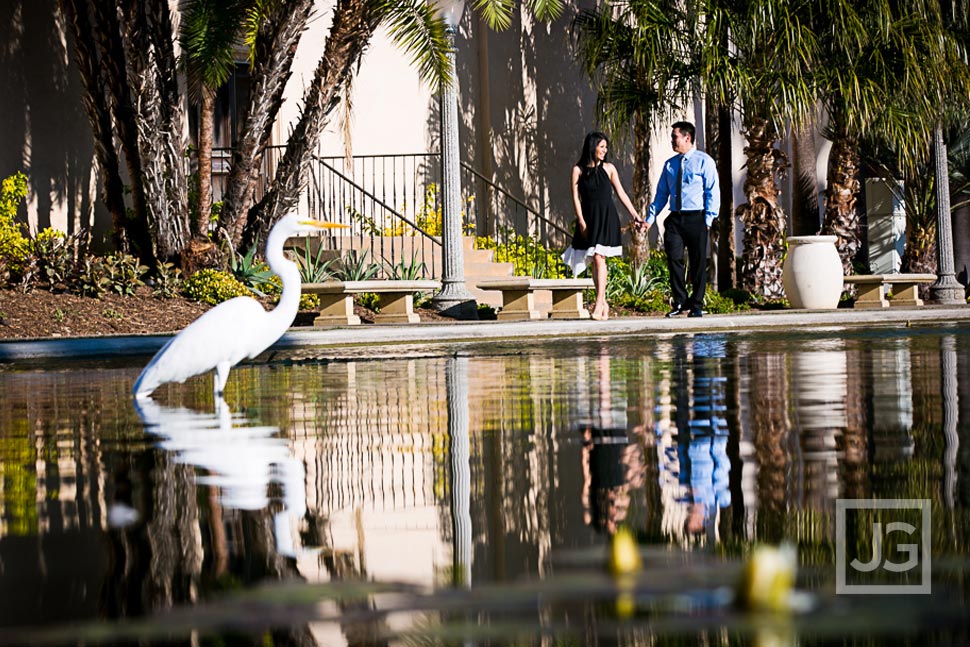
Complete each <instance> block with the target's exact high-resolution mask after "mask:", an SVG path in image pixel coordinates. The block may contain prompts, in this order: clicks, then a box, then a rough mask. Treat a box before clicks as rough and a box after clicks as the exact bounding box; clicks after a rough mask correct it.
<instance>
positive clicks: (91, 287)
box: [74, 255, 111, 299]
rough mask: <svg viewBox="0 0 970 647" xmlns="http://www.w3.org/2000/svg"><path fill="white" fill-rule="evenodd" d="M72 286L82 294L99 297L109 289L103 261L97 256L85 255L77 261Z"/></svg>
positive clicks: (108, 280) (109, 283)
mask: <svg viewBox="0 0 970 647" xmlns="http://www.w3.org/2000/svg"><path fill="white" fill-rule="evenodd" d="M74 288H75V290H76V291H77V292H79V293H80V294H81V295H82V296H86V297H94V298H95V299H98V298H100V297H101V296H102V295H105V294H107V293H108V290H110V289H111V280H110V279H109V278H108V271H107V269H106V268H105V266H104V262H103V261H102V259H101V258H99V257H97V256H90V255H88V256H85V257H84V258H82V259H81V261H80V262H79V263H78V275H77V279H76V281H75V284H74Z"/></svg>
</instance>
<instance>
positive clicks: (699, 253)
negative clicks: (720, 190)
mask: <svg viewBox="0 0 970 647" xmlns="http://www.w3.org/2000/svg"><path fill="white" fill-rule="evenodd" d="M664 225H665V232H664V251H665V252H666V253H667V267H668V268H669V269H670V292H671V294H672V295H673V297H674V304H675V305H679V306H681V307H682V308H683V309H685V310H700V309H701V308H702V307H703V305H704V290H705V289H707V224H706V222H705V220H704V212H703V211H679V212H678V211H674V212H672V213H671V214H670V215H669V216H667V219H666V221H665V222H664ZM685 247H686V248H687V261H688V267H689V268H690V284H691V296H690V300H689V301H688V299H687V286H686V282H685V279H684V276H685V271H684V248H685Z"/></svg>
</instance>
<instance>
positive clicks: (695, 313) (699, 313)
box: [687, 308, 704, 317]
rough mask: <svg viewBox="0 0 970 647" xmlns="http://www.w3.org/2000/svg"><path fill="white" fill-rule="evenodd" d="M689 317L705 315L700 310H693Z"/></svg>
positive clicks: (688, 314)
mask: <svg viewBox="0 0 970 647" xmlns="http://www.w3.org/2000/svg"><path fill="white" fill-rule="evenodd" d="M687 316H688V317H703V316H704V313H703V312H701V309H700V308H692V309H691V311H690V312H688V313H687Z"/></svg>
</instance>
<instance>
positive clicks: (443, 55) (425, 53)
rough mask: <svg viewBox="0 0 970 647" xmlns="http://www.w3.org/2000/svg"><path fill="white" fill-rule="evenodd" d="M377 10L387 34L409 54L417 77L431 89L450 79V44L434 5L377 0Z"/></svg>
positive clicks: (417, 0) (413, 0) (408, 0)
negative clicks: (379, 12) (378, 7)
mask: <svg viewBox="0 0 970 647" xmlns="http://www.w3.org/2000/svg"><path fill="white" fill-rule="evenodd" d="M381 12H382V22H383V23H384V24H385V25H386V26H387V28H388V31H389V32H390V34H391V38H392V39H393V40H394V42H395V44H397V46H398V47H400V48H401V49H403V50H404V51H405V53H406V54H408V55H409V56H410V57H411V63H412V64H413V65H414V66H415V67H416V68H417V70H418V75H419V76H420V77H421V80H422V81H424V82H426V83H428V84H429V85H431V87H432V89H433V90H435V91H437V89H438V88H439V87H440V86H441V84H444V83H451V82H452V78H451V69H450V66H449V63H448V54H449V52H450V45H449V43H448V37H447V35H446V34H445V23H444V21H443V20H442V18H441V17H440V16H439V15H438V14H437V13H436V11H435V8H434V6H433V5H431V4H429V3H427V2H424V0H381Z"/></svg>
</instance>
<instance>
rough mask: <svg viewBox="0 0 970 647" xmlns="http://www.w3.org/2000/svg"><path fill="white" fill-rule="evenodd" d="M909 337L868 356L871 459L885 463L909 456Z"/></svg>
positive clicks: (910, 448)
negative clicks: (870, 371)
mask: <svg viewBox="0 0 970 647" xmlns="http://www.w3.org/2000/svg"><path fill="white" fill-rule="evenodd" d="M909 341H910V340H909V338H906V337H901V338H899V339H896V340H893V343H894V344H895V345H896V348H877V349H874V350H872V351H871V352H870V353H869V361H870V362H871V366H872V444H873V448H874V451H873V455H872V459H873V461H874V462H876V463H889V462H895V461H898V460H905V459H909V458H911V457H912V455H913V436H912V433H911V431H912V429H913V376H912V358H911V357H910V350H909Z"/></svg>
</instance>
